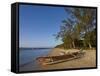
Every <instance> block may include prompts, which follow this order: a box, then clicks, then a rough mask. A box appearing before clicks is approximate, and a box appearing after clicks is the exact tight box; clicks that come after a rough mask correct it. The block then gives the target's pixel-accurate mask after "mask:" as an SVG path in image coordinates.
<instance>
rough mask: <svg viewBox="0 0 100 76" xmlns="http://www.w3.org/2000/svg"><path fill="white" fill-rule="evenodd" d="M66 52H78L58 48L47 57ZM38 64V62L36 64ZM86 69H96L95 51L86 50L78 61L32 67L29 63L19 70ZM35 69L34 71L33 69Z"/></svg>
mask: <svg viewBox="0 0 100 76" xmlns="http://www.w3.org/2000/svg"><path fill="white" fill-rule="evenodd" d="M63 51H66V53H67V52H69V51H70V52H75V51H79V50H78V49H68V50H64V49H59V48H53V49H52V50H51V52H50V53H49V54H48V56H57V55H60V53H61V52H63ZM36 63H37V64H38V62H36ZM88 67H96V50H95V49H94V50H93V49H92V50H86V54H85V56H84V57H82V58H79V59H74V60H71V61H65V62H61V63H57V64H52V65H45V66H43V65H39V64H38V66H34V64H33V63H32V62H31V63H29V64H27V65H25V66H23V67H21V68H20V71H34V70H53V69H71V68H88ZM34 68H35V69H34Z"/></svg>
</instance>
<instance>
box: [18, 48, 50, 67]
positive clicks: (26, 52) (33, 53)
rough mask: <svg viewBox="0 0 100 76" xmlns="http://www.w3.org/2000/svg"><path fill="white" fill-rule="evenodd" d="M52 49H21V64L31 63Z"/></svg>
mask: <svg viewBox="0 0 100 76" xmlns="http://www.w3.org/2000/svg"><path fill="white" fill-rule="evenodd" d="M50 51H51V49H20V51H19V65H20V66H22V65H25V64H29V63H31V62H34V65H35V61H36V58H37V57H41V56H47V55H48V53H49V52H50Z"/></svg>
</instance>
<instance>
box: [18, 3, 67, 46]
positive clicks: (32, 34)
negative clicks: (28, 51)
mask: <svg viewBox="0 0 100 76" xmlns="http://www.w3.org/2000/svg"><path fill="white" fill-rule="evenodd" d="M67 17H68V15H67V13H66V11H65V10H64V8H63V7H52V6H36V5H20V8H19V40H20V41H19V46H20V47H54V46H56V45H58V44H61V43H62V42H61V41H60V40H58V41H57V40H56V39H55V36H53V35H54V34H56V33H57V32H58V31H59V30H60V26H61V25H62V20H64V19H66V18H67Z"/></svg>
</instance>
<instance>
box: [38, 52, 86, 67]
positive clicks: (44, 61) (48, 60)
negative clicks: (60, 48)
mask: <svg viewBox="0 0 100 76" xmlns="http://www.w3.org/2000/svg"><path fill="white" fill-rule="evenodd" d="M84 54H85V52H73V53H68V54H65V55H59V56H46V57H38V58H36V60H37V61H38V62H39V63H40V64H41V65H51V64H56V63H60V62H65V61H69V60H73V59H77V58H81V57H83V56H84Z"/></svg>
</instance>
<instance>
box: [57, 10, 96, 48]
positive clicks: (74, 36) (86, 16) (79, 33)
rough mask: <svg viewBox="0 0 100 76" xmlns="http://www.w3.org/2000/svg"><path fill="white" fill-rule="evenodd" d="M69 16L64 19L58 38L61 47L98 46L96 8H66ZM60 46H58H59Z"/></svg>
mask: <svg viewBox="0 0 100 76" xmlns="http://www.w3.org/2000/svg"><path fill="white" fill-rule="evenodd" d="M65 10H66V12H67V14H69V17H68V18H66V20H63V21H62V23H63V25H61V27H60V31H59V32H58V33H57V35H56V39H59V38H61V40H62V42H63V44H61V45H59V47H63V48H65V49H66V48H77V47H90V48H91V47H92V46H93V47H96V10H95V9H92V8H65ZM57 47H58V46H57Z"/></svg>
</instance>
